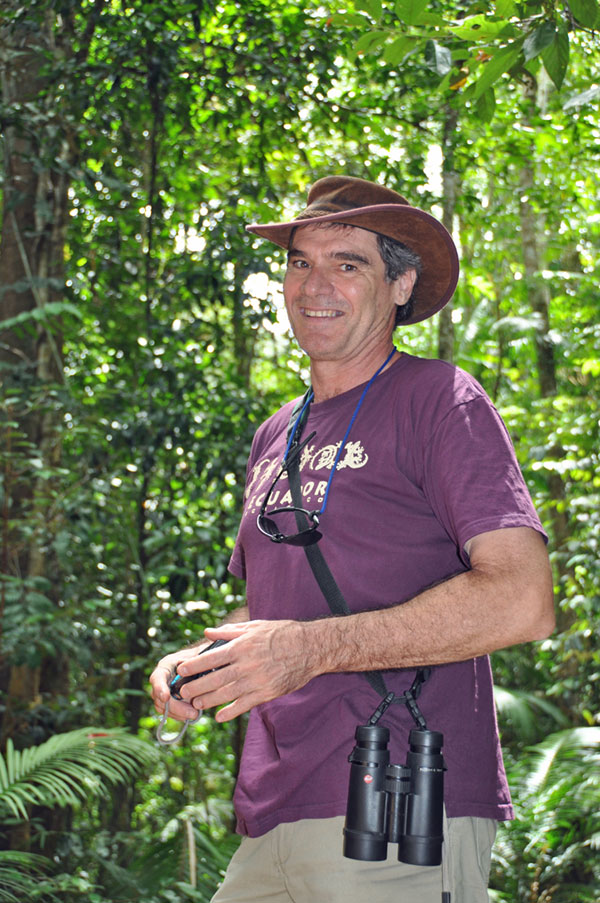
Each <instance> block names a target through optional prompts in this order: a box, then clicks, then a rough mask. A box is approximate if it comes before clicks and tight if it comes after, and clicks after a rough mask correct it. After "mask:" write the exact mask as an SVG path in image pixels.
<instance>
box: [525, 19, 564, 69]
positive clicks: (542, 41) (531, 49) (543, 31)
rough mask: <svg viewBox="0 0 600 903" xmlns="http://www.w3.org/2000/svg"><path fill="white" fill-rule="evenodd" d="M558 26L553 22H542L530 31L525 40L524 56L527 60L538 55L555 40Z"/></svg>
mask: <svg viewBox="0 0 600 903" xmlns="http://www.w3.org/2000/svg"><path fill="white" fill-rule="evenodd" d="M555 35H556V28H555V26H554V23H553V22H542V24H541V25H540V26H539V27H538V28H536V29H535V31H532V32H530V33H529V34H528V35H527V37H526V38H525V40H524V41H523V56H524V57H525V60H526V62H529V60H532V59H533V58H534V57H535V56H538V54H540V53H541V52H542V51H543V50H545V49H546V47H548V46H549V45H550V44H551V43H552V42H553V40H554V37H555Z"/></svg>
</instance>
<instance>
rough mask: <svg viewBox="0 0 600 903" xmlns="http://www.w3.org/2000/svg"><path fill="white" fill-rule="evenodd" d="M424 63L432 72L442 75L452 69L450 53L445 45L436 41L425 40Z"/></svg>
mask: <svg viewBox="0 0 600 903" xmlns="http://www.w3.org/2000/svg"><path fill="white" fill-rule="evenodd" d="M425 63H426V65H427V67H428V68H429V69H431V70H432V71H433V72H437V74H438V75H441V76H444V75H447V74H448V72H450V70H451V69H452V54H451V53H450V51H449V50H448V48H447V47H443V46H442V45H441V44H438V42H437V41H427V44H426V45H425Z"/></svg>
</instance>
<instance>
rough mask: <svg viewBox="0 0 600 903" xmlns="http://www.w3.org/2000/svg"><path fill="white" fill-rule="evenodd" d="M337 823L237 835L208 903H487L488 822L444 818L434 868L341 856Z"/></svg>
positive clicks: (492, 825)
mask: <svg viewBox="0 0 600 903" xmlns="http://www.w3.org/2000/svg"><path fill="white" fill-rule="evenodd" d="M343 826H344V819H343V817H342V816H340V817H339V818H325V819H306V820H304V821H298V822H292V823H291V824H282V825H278V827H276V828H274V829H273V830H272V831H269V832H268V833H267V834H264V835H263V836H262V837H256V838H251V837H245V838H244V839H243V840H242V843H241V845H240V847H239V849H238V850H237V852H236V853H235V854H234V856H233V858H232V860H231V862H230V864H229V868H228V869H227V874H226V875H225V879H224V881H223V884H222V885H221V887H220V888H219V890H218V891H217V893H216V894H215V896H214V897H213V903H441V901H442V890H444V891H446V892H448V893H449V894H450V896H449V897H446V898H445V900H446V901H447V903H488V901H489V897H488V893H487V882H488V875H489V868H490V857H491V851H492V844H493V842H494V838H495V836H496V822H495V821H492V820H491V819H484V818H451V819H447V820H446V821H445V825H444V847H443V850H444V853H443V863H442V865H441V866H431V867H429V866H413V865H406V864H405V863H402V862H398V861H397V859H396V858H395V857H396V850H397V848H396V847H395V846H394V845H392V844H390V846H389V847H388V859H387V860H386V861H385V862H359V861H356V860H353V859H345V858H344V857H343V856H342V829H343Z"/></svg>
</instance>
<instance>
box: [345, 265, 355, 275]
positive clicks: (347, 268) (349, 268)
mask: <svg viewBox="0 0 600 903" xmlns="http://www.w3.org/2000/svg"><path fill="white" fill-rule="evenodd" d="M355 269H356V267H355V266H354V264H353V263H343V264H342V270H343V271H344V273H352V272H354V270H355Z"/></svg>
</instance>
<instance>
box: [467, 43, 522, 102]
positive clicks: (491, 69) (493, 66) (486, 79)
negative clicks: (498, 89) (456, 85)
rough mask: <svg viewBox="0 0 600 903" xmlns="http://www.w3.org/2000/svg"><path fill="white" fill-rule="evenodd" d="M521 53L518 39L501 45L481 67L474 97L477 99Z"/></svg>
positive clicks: (512, 64)
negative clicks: (509, 43) (512, 42)
mask: <svg viewBox="0 0 600 903" xmlns="http://www.w3.org/2000/svg"><path fill="white" fill-rule="evenodd" d="M520 55H521V42H520V41H518V42H516V43H514V44H511V45H510V46H509V47H503V48H502V50H499V51H498V52H497V53H495V54H494V56H493V57H492V59H491V60H488V61H487V62H486V63H485V64H484V67H483V73H482V75H481V76H480V77H479V78H478V79H477V81H476V83H475V93H474V97H475V99H476V100H477V99H478V98H480V97H481V95H482V94H483V93H484V92H485V91H487V89H488V88H491V86H492V85H493V84H494V83H495V82H497V81H498V79H499V78H500V76H501V75H504V73H505V72H508V70H509V69H510V68H511V67H512V66H514V64H515V63H516V62H517V60H518V59H519V56H520Z"/></svg>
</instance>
